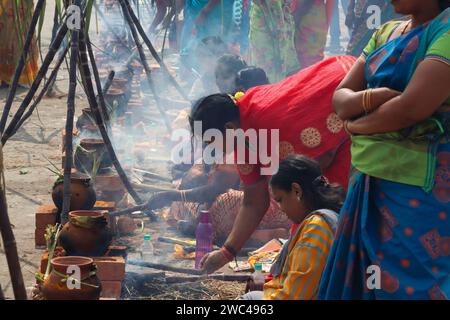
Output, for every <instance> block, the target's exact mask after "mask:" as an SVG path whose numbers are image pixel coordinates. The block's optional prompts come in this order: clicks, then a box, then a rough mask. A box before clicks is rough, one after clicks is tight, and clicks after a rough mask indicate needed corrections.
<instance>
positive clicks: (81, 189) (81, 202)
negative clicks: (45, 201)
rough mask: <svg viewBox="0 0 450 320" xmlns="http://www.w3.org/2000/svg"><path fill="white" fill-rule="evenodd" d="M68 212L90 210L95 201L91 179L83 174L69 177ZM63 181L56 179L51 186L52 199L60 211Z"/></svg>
mask: <svg viewBox="0 0 450 320" xmlns="http://www.w3.org/2000/svg"><path fill="white" fill-rule="evenodd" d="M70 193H71V195H70V211H74V210H89V209H92V207H93V206H94V204H95V202H96V201H97V197H96V193H95V190H94V187H93V185H92V183H91V178H89V176H87V175H84V174H72V175H71V177H70ZM63 194H64V179H58V180H57V181H56V182H55V184H54V185H53V191H52V199H53V203H54V204H55V206H56V207H57V208H58V209H59V210H61V209H62V205H63Z"/></svg>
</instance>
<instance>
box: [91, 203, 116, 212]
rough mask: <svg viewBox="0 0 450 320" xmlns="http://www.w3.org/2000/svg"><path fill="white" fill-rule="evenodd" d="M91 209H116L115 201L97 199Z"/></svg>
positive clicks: (110, 210)
mask: <svg viewBox="0 0 450 320" xmlns="http://www.w3.org/2000/svg"><path fill="white" fill-rule="evenodd" d="M93 210H107V211H108V212H113V211H116V203H115V202H114V201H97V202H95V204H94V209H93Z"/></svg>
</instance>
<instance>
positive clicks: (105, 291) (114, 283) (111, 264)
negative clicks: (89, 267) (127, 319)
mask: <svg viewBox="0 0 450 320" xmlns="http://www.w3.org/2000/svg"><path fill="white" fill-rule="evenodd" d="M93 259H94V263H95V265H96V266H97V277H98V278H99V279H100V281H101V283H102V293H101V295H100V296H101V298H114V299H119V298H120V293H121V291H122V281H123V279H124V278H125V259H124V258H123V257H96V258H93Z"/></svg>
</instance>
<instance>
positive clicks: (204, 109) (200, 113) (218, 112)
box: [189, 93, 239, 135]
mask: <svg viewBox="0 0 450 320" xmlns="http://www.w3.org/2000/svg"><path fill="white" fill-rule="evenodd" d="M195 121H201V123H202V135H203V134H204V133H205V131H206V130H208V129H217V130H220V131H221V132H222V133H224V132H225V124H226V123H227V122H234V121H239V109H238V107H237V106H236V104H235V102H234V100H233V99H232V98H231V97H230V96H229V95H228V94H224V93H216V94H212V95H210V96H207V97H204V98H201V99H200V100H198V101H197V102H196V103H195V104H194V106H193V107H192V110H191V114H190V116H189V124H190V126H191V131H192V133H194V122H195Z"/></svg>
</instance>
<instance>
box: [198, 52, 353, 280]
mask: <svg viewBox="0 0 450 320" xmlns="http://www.w3.org/2000/svg"><path fill="white" fill-rule="evenodd" d="M354 62H355V58H353V57H350V56H337V57H332V58H329V59H326V60H324V61H321V62H319V63H317V64H315V65H313V66H311V67H309V68H307V69H304V70H302V71H300V72H298V73H297V74H295V75H293V76H291V77H289V78H287V79H285V80H283V81H281V82H279V83H276V84H270V85H265V86H259V87H255V88H252V89H250V90H248V91H247V92H246V93H245V95H244V96H242V97H241V98H239V99H238V100H237V101H235V100H234V99H232V98H231V97H230V96H228V95H226V94H216V95H211V96H208V97H205V98H203V99H201V100H200V101H199V102H197V104H196V105H195V106H194V108H193V110H192V112H191V116H190V123H191V128H192V130H193V132H194V134H196V133H197V132H195V130H194V127H195V123H197V122H201V124H202V132H200V134H201V135H202V137H203V135H204V134H205V132H207V130H209V129H216V130H219V131H220V132H222V133H223V135H224V136H225V131H226V129H231V130H234V131H235V132H236V130H239V129H242V130H244V131H247V130H249V129H253V130H256V131H258V132H261V131H260V130H264V129H265V130H267V133H268V144H267V145H269V146H270V145H271V143H272V142H273V143H275V144H276V143H278V155H275V154H268V156H269V157H270V158H272V159H273V157H274V156H276V157H278V160H283V159H284V158H286V157H287V156H288V155H289V154H302V155H305V156H307V157H309V158H314V159H316V160H318V162H319V163H320V165H321V167H322V169H323V171H324V174H325V176H326V177H327V178H328V179H329V180H330V181H331V182H335V183H339V184H342V185H344V186H347V180H348V174H349V168H350V151H349V147H350V142H349V137H348V135H347V134H346V132H345V130H344V127H343V123H342V121H341V120H340V119H339V117H338V116H337V115H336V114H335V113H334V112H333V110H332V107H331V99H332V96H333V91H334V90H335V89H336V87H337V86H338V84H339V82H340V81H341V80H342V79H343V78H344V77H345V75H346V74H347V72H348V71H349V70H350V68H351V66H352V65H353V63H354ZM272 129H278V130H279V140H278V141H276V139H275V136H273V139H272V140H273V141H271V138H272V134H271V133H272V131H271V130H272ZM210 142H211V143H214V144H216V143H217V142H216V141H214V142H212V141H210ZM222 142H223V143H222V146H225V148H224V150H226V149H227V148H226V141H222ZM258 144H259V143H258ZM250 149H252V146H251V145H249V144H246V154H247V155H246V160H247V161H248V160H249V154H250V151H249V150H250ZM236 153H237V152H235V155H236ZM261 160H262V159H261V158H260V157H259V156H258V157H257V161H256V163H243V164H238V170H239V175H240V178H241V182H242V184H243V187H242V188H243V191H244V199H243V203H242V206H241V208H240V212H239V214H238V216H237V217H236V220H235V223H234V226H233V229H232V231H231V233H230V235H229V237H228V239H227V241H226V242H225V245H224V246H223V247H222V249H221V250H218V251H214V252H212V253H211V254H209V255H207V256H206V257H205V258H204V260H203V268H204V269H205V270H206V271H208V272H213V271H214V270H217V269H218V268H220V267H222V266H223V265H225V264H226V263H227V261H229V260H230V258H231V257H232V256H234V255H236V253H237V251H238V250H240V248H242V246H243V245H244V243H245V242H246V241H247V239H248V238H249V236H250V235H251V234H252V233H253V231H254V230H255V229H256V228H257V227H258V225H259V223H260V221H261V219H262V217H263V216H264V213H265V212H266V210H267V208H268V206H269V204H270V194H269V189H268V179H267V177H264V175H263V174H262V170H263V169H264V168H265V167H267V166H265V165H263V164H262V163H263V161H261Z"/></svg>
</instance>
